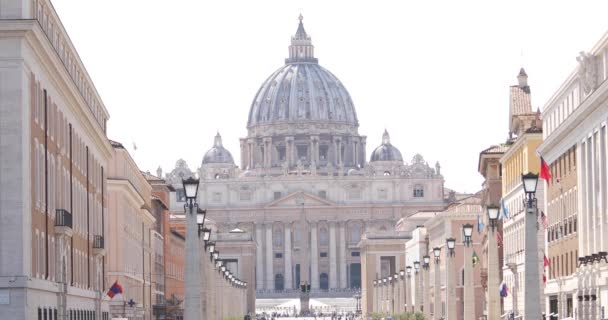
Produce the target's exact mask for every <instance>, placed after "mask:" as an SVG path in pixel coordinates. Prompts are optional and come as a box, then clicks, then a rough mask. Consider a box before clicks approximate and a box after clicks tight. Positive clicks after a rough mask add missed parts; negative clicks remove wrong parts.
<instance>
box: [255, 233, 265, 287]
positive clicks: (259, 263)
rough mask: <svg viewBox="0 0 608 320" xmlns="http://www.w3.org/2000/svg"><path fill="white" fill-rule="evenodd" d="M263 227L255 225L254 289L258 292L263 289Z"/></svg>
mask: <svg viewBox="0 0 608 320" xmlns="http://www.w3.org/2000/svg"><path fill="white" fill-rule="evenodd" d="M263 229H264V225H263V224H256V225H255V243H256V245H257V248H256V251H255V262H256V263H255V278H256V283H255V287H256V289H258V290H261V289H264V288H265V286H264V250H263V249H264V234H263V232H264V230H263Z"/></svg>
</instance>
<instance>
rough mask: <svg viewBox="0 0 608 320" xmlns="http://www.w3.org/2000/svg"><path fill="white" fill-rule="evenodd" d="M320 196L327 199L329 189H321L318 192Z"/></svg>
mask: <svg viewBox="0 0 608 320" xmlns="http://www.w3.org/2000/svg"><path fill="white" fill-rule="evenodd" d="M318 195H319V198H322V199H327V191H325V190H321V191H319V192H318Z"/></svg>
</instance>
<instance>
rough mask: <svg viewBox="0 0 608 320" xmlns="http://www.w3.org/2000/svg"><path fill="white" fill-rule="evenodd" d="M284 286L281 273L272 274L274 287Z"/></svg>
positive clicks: (279, 288) (281, 288) (281, 287)
mask: <svg viewBox="0 0 608 320" xmlns="http://www.w3.org/2000/svg"><path fill="white" fill-rule="evenodd" d="M284 288H285V284H284V279H283V275H282V274H280V273H279V274H276V275H275V276H274V289H275V290H283V289H284Z"/></svg>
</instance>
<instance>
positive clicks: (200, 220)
mask: <svg viewBox="0 0 608 320" xmlns="http://www.w3.org/2000/svg"><path fill="white" fill-rule="evenodd" d="M206 215H207V210H201V209H198V208H197V209H196V224H197V225H198V236H199V237H200V236H201V234H203V239H205V237H204V230H205V216H206Z"/></svg>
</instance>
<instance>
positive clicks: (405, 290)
mask: <svg viewBox="0 0 608 320" xmlns="http://www.w3.org/2000/svg"><path fill="white" fill-rule="evenodd" d="M404 269H405V268H404ZM405 270H407V269H405ZM408 280H409V276H408V275H407V273H406V274H405V276H403V302H402V303H403V311H404V312H407V311H408V309H407V308H408V306H409V303H408V299H409V296H410V294H411V293H410V292H409V291H408V290H409V287H408V284H409V283H408V282H409V281H408Z"/></svg>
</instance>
